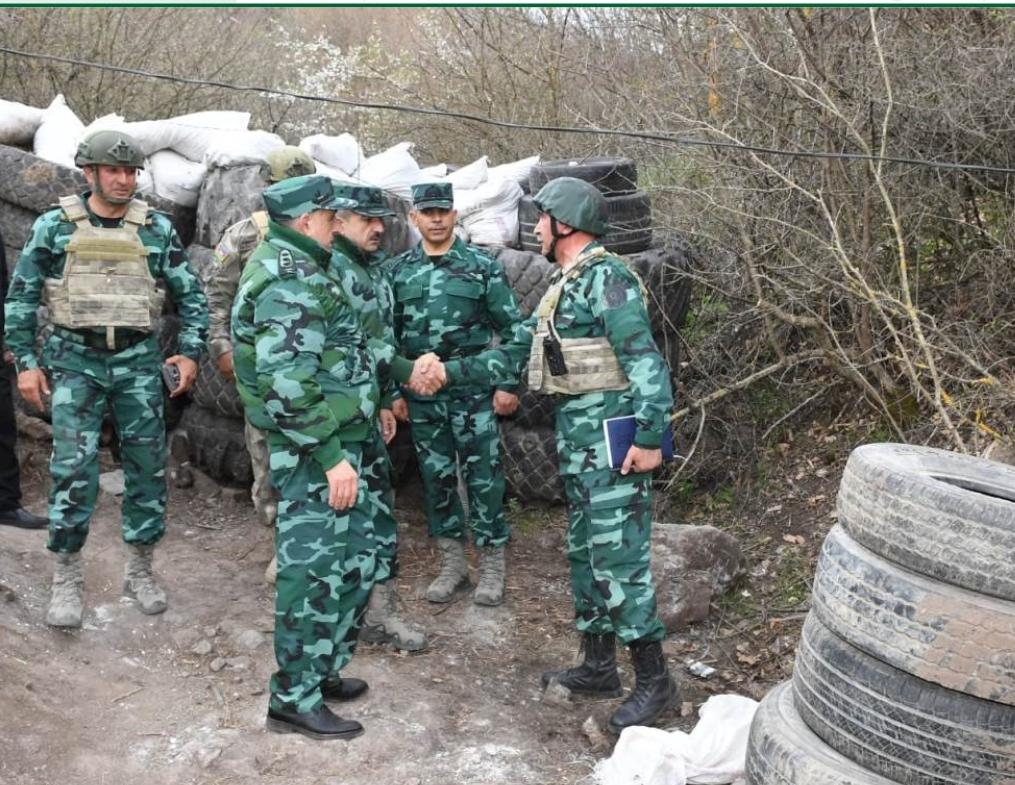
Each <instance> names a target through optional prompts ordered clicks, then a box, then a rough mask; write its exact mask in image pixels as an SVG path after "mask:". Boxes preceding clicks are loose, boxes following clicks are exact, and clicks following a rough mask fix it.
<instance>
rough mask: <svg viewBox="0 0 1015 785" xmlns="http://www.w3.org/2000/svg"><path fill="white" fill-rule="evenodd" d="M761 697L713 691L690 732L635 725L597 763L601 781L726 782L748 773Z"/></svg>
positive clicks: (641, 784) (636, 784)
mask: <svg viewBox="0 0 1015 785" xmlns="http://www.w3.org/2000/svg"><path fill="white" fill-rule="evenodd" d="M757 708H758V702H757V701H755V700H751V699H750V698H745V697H743V696H742V695H713V696H712V697H711V698H709V699H708V700H707V701H705V704H704V705H703V706H702V707H701V709H700V710H699V712H698V716H699V717H700V719H699V720H698V724H697V725H695V726H694V730H692V731H691V732H690V733H684V732H683V731H679V730H675V731H664V730H659V729H658V728H645V727H641V726H635V727H631V728H625V729H624V730H623V731H622V732H621V734H620V740H619V741H617V746H615V747H614V748H613V755H611V756H610V757H609V759H608V760H605V761H601V762H600V763H599V764H597V765H596V770H595V777H596V782H597V783H598V785H685V784H687V785H690V783H697V784H698V785H721V784H724V783H732V782H737V781H738V780H742V779H743V776H744V765H745V762H746V760H747V736H748V733H749V732H750V729H751V720H753V719H754V712H755V711H757Z"/></svg>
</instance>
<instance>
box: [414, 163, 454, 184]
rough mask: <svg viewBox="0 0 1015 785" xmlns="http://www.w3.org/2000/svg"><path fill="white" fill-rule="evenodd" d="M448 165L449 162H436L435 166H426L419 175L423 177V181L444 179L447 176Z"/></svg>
mask: <svg viewBox="0 0 1015 785" xmlns="http://www.w3.org/2000/svg"><path fill="white" fill-rule="evenodd" d="M447 174H448V165H447V164H434V165H433V166H424V167H423V168H422V169H420V170H419V176H420V177H421V178H422V182H424V183H426V182H430V180H443V179H444V178H445V177H447Z"/></svg>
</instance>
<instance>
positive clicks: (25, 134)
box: [0, 100, 45, 147]
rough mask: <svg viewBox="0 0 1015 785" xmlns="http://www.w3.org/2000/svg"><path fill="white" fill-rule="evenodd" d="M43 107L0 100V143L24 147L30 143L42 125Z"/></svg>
mask: <svg viewBox="0 0 1015 785" xmlns="http://www.w3.org/2000/svg"><path fill="white" fill-rule="evenodd" d="M43 115H45V110H44V109H38V108H36V107H34V106H28V105H27V104H19V103H18V102H17V101H4V100H0V144H10V145H17V146H19V147H25V146H27V145H29V144H31V143H32V140H33V139H34V138H35V132H36V131H37V130H38V129H39V126H40V125H42V118H43Z"/></svg>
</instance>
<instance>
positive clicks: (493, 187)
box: [455, 179, 522, 246]
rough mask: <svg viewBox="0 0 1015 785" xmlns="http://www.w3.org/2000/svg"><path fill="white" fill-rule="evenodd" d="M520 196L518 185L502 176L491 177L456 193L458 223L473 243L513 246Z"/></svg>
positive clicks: (516, 236)
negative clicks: (472, 188) (484, 181)
mask: <svg viewBox="0 0 1015 785" xmlns="http://www.w3.org/2000/svg"><path fill="white" fill-rule="evenodd" d="M521 198H522V187H521V185H519V184H518V183H517V182H515V181H514V180H506V179H499V180H491V181H489V182H486V183H483V184H482V185H481V186H479V188H476V189H474V190H472V191H465V192H463V193H461V194H457V193H456V194H455V207H456V209H457V210H458V222H459V223H460V224H461V225H462V227H464V228H465V230H466V231H467V232H468V234H469V240H470V242H472V243H473V244H475V245H502V246H503V245H515V244H516V243H517V242H518V202H519V201H521Z"/></svg>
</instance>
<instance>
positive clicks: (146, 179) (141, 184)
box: [137, 159, 155, 196]
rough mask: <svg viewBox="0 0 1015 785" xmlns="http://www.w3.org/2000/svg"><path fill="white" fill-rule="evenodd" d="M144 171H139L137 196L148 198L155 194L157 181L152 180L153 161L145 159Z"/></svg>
mask: <svg viewBox="0 0 1015 785" xmlns="http://www.w3.org/2000/svg"><path fill="white" fill-rule="evenodd" d="M144 166H145V168H144V169H139V170H138V173H137V194H138V195H139V196H147V195H149V194H153V193H155V180H154V179H152V164H151V161H150V160H148V159H145V162H144Z"/></svg>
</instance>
